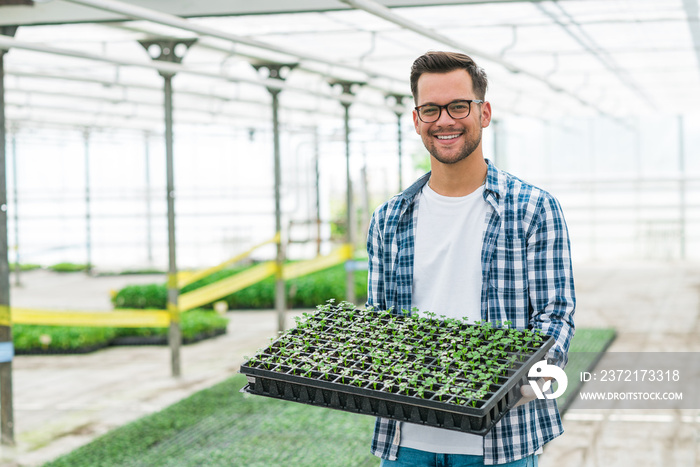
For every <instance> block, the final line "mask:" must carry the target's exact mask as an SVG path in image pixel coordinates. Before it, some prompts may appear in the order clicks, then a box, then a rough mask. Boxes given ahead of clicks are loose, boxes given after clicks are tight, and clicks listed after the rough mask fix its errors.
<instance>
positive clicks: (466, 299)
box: [400, 184, 488, 456]
mask: <svg viewBox="0 0 700 467" xmlns="http://www.w3.org/2000/svg"><path fill="white" fill-rule="evenodd" d="M483 193H484V187H483V185H482V186H481V187H479V188H477V189H476V191H474V192H472V193H470V194H469V195H467V196H462V197H447V196H441V195H439V194H437V193H435V192H434V191H433V190H432V189H431V188H430V187H429V186H428V185H427V184H426V185H425V186H424V187H423V190H422V191H421V194H420V198H419V199H418V224H417V226H416V236H415V257H414V262H413V303H412V304H411V306H412V307H416V308H418V309H419V310H420V311H421V312H425V311H431V312H433V313H436V314H437V315H438V316H440V315H445V316H447V317H449V318H462V317H464V316H467V317H468V318H469V320H470V321H478V320H480V319H481V247H482V244H483V237H484V231H485V229H486V214H487V212H488V204H487V203H486V201H485V200H484V197H483ZM400 429H401V444H400V445H401V446H405V447H409V448H413V449H420V450H422V451H428V452H437V453H444V454H468V455H479V456H480V455H483V453H484V452H483V436H478V435H473V434H469V433H463V432H459V431H453V430H445V429H441V428H434V427H428V426H423V425H417V424H413V423H405V422H404V423H401V427H400Z"/></svg>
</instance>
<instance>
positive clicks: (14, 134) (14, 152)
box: [12, 128, 22, 287]
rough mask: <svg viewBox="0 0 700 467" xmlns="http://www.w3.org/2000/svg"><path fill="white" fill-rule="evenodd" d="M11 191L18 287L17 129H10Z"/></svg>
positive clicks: (19, 283) (18, 284)
mask: <svg viewBox="0 0 700 467" xmlns="http://www.w3.org/2000/svg"><path fill="white" fill-rule="evenodd" d="M12 193H13V198H14V205H15V209H14V211H15V212H14V216H13V217H14V220H15V286H17V287H20V286H21V285H22V282H21V280H20V273H21V271H22V268H21V267H20V254H19V194H18V193H19V190H18V188H17V129H16V128H13V130H12Z"/></svg>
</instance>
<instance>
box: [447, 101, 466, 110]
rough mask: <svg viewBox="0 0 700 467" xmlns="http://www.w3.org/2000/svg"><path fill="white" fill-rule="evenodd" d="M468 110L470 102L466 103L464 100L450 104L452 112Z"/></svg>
mask: <svg viewBox="0 0 700 467" xmlns="http://www.w3.org/2000/svg"><path fill="white" fill-rule="evenodd" d="M468 111H469V104H466V103H464V102H455V103H453V104H450V112H455V113H466V112H468Z"/></svg>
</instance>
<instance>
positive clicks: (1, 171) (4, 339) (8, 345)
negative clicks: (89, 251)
mask: <svg viewBox="0 0 700 467" xmlns="http://www.w3.org/2000/svg"><path fill="white" fill-rule="evenodd" d="M9 29H11V31H10V30H9ZM16 29H17V28H16V27H7V26H6V27H3V28H1V30H0V32H1V33H2V34H5V35H9V36H13V35H14V32H15V30H16ZM8 33H9V34H8ZM4 56H5V51H4V50H0V347H1V349H2V351H0V442H1V443H2V444H3V445H5V446H14V444H15V435H14V411H13V402H12V357H13V354H14V349H13V347H12V322H11V311H10V265H9V263H8V258H7V186H6V179H5V168H6V164H5V143H6V138H7V135H6V134H5V61H4Z"/></svg>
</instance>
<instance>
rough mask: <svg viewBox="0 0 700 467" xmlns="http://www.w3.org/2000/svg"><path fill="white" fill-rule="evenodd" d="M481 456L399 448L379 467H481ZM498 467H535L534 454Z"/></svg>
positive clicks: (383, 460)
mask: <svg viewBox="0 0 700 467" xmlns="http://www.w3.org/2000/svg"><path fill="white" fill-rule="evenodd" d="M483 465H484V457H483V456H467V455H465V454H435V453H434V452H427V451H419V450H417V449H411V448H405V447H399V452H398V453H397V455H396V460H395V461H388V460H385V459H382V463H381V467H483ZM498 467H537V456H536V455H535V454H533V455H531V456H528V457H524V458H522V459H519V460H517V461H513V462H508V463H506V464H498Z"/></svg>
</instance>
